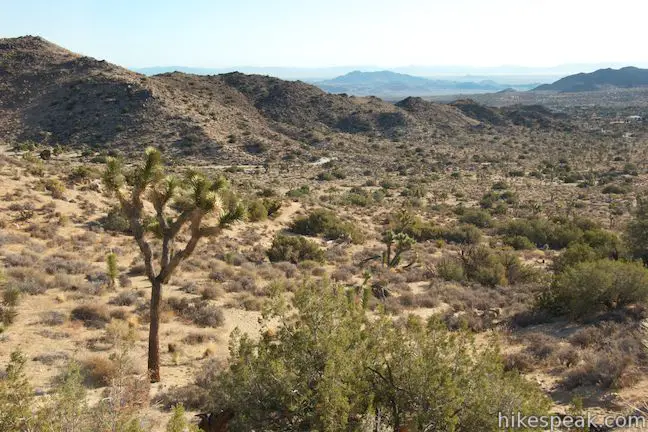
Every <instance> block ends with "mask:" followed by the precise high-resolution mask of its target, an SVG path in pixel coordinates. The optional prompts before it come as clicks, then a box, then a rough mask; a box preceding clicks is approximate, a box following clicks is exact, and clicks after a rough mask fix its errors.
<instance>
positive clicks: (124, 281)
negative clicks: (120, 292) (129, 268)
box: [117, 274, 133, 288]
mask: <svg viewBox="0 0 648 432" xmlns="http://www.w3.org/2000/svg"><path fill="white" fill-rule="evenodd" d="M117 280H119V286H120V287H122V288H130V287H131V286H132V285H133V281H131V279H130V278H129V277H128V275H126V274H120V275H119V277H118V278H117Z"/></svg>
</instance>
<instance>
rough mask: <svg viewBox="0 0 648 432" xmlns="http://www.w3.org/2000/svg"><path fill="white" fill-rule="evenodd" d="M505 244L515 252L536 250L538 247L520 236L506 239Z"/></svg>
mask: <svg viewBox="0 0 648 432" xmlns="http://www.w3.org/2000/svg"><path fill="white" fill-rule="evenodd" d="M504 244H505V245H508V246H511V247H512V248H513V249H515V250H528V249H535V247H536V245H535V244H534V243H533V242H532V241H531V240H529V239H528V238H526V237H524V236H520V235H516V236H508V237H504Z"/></svg>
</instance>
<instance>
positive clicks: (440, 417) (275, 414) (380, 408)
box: [203, 284, 549, 431]
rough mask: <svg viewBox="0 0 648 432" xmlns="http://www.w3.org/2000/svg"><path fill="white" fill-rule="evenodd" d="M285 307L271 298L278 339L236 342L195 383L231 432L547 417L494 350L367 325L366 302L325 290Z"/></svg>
mask: <svg viewBox="0 0 648 432" xmlns="http://www.w3.org/2000/svg"><path fill="white" fill-rule="evenodd" d="M366 292H367V291H365V293H366ZM291 301H292V306H293V307H292V308H287V307H286V305H285V296H283V295H282V293H277V295H276V296H275V298H274V299H273V300H272V301H271V305H273V306H272V307H270V308H269V311H268V312H269V313H268V314H267V316H266V319H267V320H269V322H272V323H279V325H278V328H277V330H276V331H274V332H272V334H270V333H268V332H264V333H262V334H260V335H259V337H248V336H247V335H243V334H240V333H239V334H238V335H235V337H234V338H233V340H232V342H231V347H232V349H231V351H230V352H231V356H230V359H229V361H228V362H227V364H228V367H227V368H226V369H224V370H222V371H219V373H218V374H217V375H216V376H215V377H214V378H213V379H210V380H204V381H205V383H204V384H203V385H204V386H206V388H207V390H208V393H209V395H210V402H209V406H210V407H214V408H215V407H218V408H219V409H221V410H228V411H230V412H232V413H233V418H232V420H231V422H230V425H229V426H230V429H231V430H269V429H271V430H286V431H293V430H295V431H296V430H311V431H357V430H374V429H373V426H370V427H367V426H368V425H374V424H376V422H380V424H381V425H382V428H381V430H383V429H384V430H403V429H405V428H406V429H407V430H412V431H424V430H428V431H446V430H457V431H491V430H492V431H494V430H497V428H498V424H497V422H498V419H497V415H493V413H494V412H495V413H496V412H498V411H501V412H507V413H508V412H509V411H510V409H511V407H515V409H516V410H520V411H521V412H522V413H534V414H536V415H542V413H545V412H546V410H547V409H548V407H549V403H548V400H547V398H546V397H545V396H544V395H543V394H542V392H541V390H540V389H539V388H538V386H537V385H536V384H532V383H531V382H529V381H526V380H525V379H524V378H523V377H521V376H520V375H519V374H516V373H507V372H505V370H504V365H503V362H502V360H501V358H500V355H499V353H498V349H497V346H496V344H488V346H487V347H485V348H477V347H476V346H475V345H474V343H473V342H472V339H471V336H470V334H469V333H468V332H466V331H462V330H460V331H457V332H450V331H449V330H448V329H447V328H446V327H445V326H444V325H443V323H441V322H440V321H439V320H438V318H432V319H430V320H429V321H428V322H424V321H423V320H422V319H421V318H419V317H415V316H410V317H409V318H408V319H407V320H403V321H397V320H394V319H393V318H392V317H389V316H387V315H385V314H382V313H381V314H379V315H378V316H377V317H376V316H375V315H374V314H369V313H368V312H367V311H366V309H365V308H366V306H367V303H368V296H367V295H366V294H365V295H356V293H354V292H352V291H351V292H347V291H345V290H344V289H342V288H341V287H337V286H333V287H332V286H328V285H326V284H318V285H314V284H311V285H306V286H304V287H300V288H299V289H298V290H297V291H296V292H295V295H294V297H293V298H292V300H291ZM332 365H334V366H335V367H332ZM387 377H389V378H387ZM270 424H271V425H272V427H271V428H270V427H269V425H270Z"/></svg>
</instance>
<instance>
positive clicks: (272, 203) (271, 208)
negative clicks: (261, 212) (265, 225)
mask: <svg viewBox="0 0 648 432" xmlns="http://www.w3.org/2000/svg"><path fill="white" fill-rule="evenodd" d="M282 205H283V204H282V202H281V200H279V199H270V198H264V199H263V206H264V207H265V209H266V212H267V214H268V217H269V218H270V219H272V218H275V217H277V216H278V215H279V212H280V210H281V207H282Z"/></svg>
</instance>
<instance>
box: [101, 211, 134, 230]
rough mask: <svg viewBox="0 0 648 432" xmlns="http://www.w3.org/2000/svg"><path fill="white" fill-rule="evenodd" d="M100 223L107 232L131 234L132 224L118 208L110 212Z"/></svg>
mask: <svg viewBox="0 0 648 432" xmlns="http://www.w3.org/2000/svg"><path fill="white" fill-rule="evenodd" d="M99 223H100V224H101V226H102V227H103V228H104V229H105V230H106V231H115V232H119V233H129V232H130V222H128V219H127V218H126V216H125V215H124V213H123V212H122V211H121V210H120V209H119V208H118V207H113V208H111V209H110V210H108V213H107V214H106V215H105V216H104V217H102V218H101V219H100V220H99Z"/></svg>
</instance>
